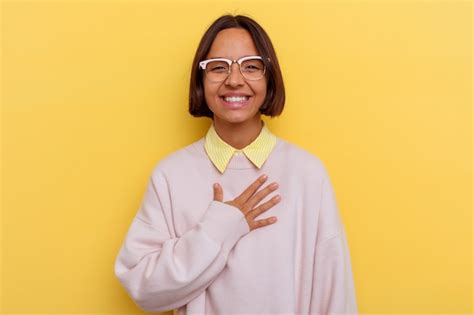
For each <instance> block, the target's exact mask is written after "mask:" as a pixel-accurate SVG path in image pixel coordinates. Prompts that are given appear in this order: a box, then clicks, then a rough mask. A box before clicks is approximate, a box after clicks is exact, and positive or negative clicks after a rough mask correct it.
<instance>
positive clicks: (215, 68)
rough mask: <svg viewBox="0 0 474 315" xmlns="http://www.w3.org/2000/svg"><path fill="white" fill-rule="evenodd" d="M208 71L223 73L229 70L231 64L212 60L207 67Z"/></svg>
mask: <svg viewBox="0 0 474 315" xmlns="http://www.w3.org/2000/svg"><path fill="white" fill-rule="evenodd" d="M206 69H207V71H208V72H215V73H222V72H227V71H228V70H229V65H228V64H227V63H225V62H223V61H211V62H209V63H208V64H207V67H206Z"/></svg>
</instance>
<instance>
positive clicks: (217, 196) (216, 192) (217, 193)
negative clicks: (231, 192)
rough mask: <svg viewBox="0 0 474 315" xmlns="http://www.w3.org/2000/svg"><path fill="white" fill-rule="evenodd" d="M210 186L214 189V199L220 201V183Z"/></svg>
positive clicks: (221, 195)
mask: <svg viewBox="0 0 474 315" xmlns="http://www.w3.org/2000/svg"><path fill="white" fill-rule="evenodd" d="M212 187H213V189H214V200H215V201H220V202H222V200H223V199H224V196H223V195H224V193H223V192H222V187H221V185H219V184H218V183H215V184H214V185H213V186H212Z"/></svg>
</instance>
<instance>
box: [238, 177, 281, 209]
mask: <svg viewBox="0 0 474 315" xmlns="http://www.w3.org/2000/svg"><path fill="white" fill-rule="evenodd" d="M276 189H278V183H271V184H270V185H268V186H267V187H265V188H263V189H261V190H260V191H258V192H257V193H256V194H255V195H253V196H252V197H251V198H250V199H249V200H248V201H247V203H246V205H245V206H246V207H248V208H249V209H253V207H255V206H256V205H257V204H258V203H259V202H260V201H262V200H263V198H265V197H266V196H268V194H270V193H271V192H272V191H274V190H276Z"/></svg>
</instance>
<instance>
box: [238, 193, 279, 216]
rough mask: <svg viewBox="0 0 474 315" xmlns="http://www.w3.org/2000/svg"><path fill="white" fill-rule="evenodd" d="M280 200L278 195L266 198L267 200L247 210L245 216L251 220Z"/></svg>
mask: <svg viewBox="0 0 474 315" xmlns="http://www.w3.org/2000/svg"><path fill="white" fill-rule="evenodd" d="M280 201H281V196H280V195H277V196H274V197H273V198H272V199H270V200H268V201H267V202H265V203H263V204H261V205H260V206H258V207H256V208H254V209H252V210H250V211H249V212H247V213H246V214H245V216H246V217H247V218H250V219H252V220H253V219H255V218H256V217H258V216H259V215H260V214H262V213H264V212H265V211H267V210H268V209H270V208H271V207H273V206H274V205H276V204H277V203H279V202H280Z"/></svg>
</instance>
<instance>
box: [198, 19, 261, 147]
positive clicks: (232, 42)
mask: <svg viewBox="0 0 474 315" xmlns="http://www.w3.org/2000/svg"><path fill="white" fill-rule="evenodd" d="M251 55H259V53H258V51H257V48H256V47H255V44H254V42H253V40H252V37H251V36H250V34H249V33H248V32H247V31H246V30H243V29H238V28H229V29H225V30H222V31H220V32H219V33H218V34H217V36H216V38H215V39H214V42H213V43H212V45H211V48H210V50H209V53H208V54H207V56H206V59H211V58H218V57H221V58H228V59H231V60H237V59H239V58H241V57H243V56H251ZM231 70H232V71H231V73H230V74H229V76H228V77H227V79H226V80H225V81H223V82H217V83H216V82H210V81H209V80H207V79H206V78H205V79H204V96H205V99H206V103H207V105H208V107H209V109H210V110H211V111H212V112H213V113H214V119H213V123H214V128H215V129H216V132H217V134H218V135H219V137H221V138H222V140H224V141H225V142H227V143H228V144H230V145H231V146H233V147H234V148H236V149H243V148H245V147H246V146H247V145H249V144H250V143H252V141H253V140H255V139H256V138H257V137H258V135H259V134H260V131H261V129H262V124H261V118H260V112H259V109H260V106H262V104H263V102H264V100H265V96H266V92H267V81H266V78H265V77H264V78H262V79H260V80H257V81H246V80H245V79H244V77H243V76H242V74H241V73H240V71H239V65H238V64H237V63H234V64H232V69H231ZM231 92H236V93H244V94H246V95H250V96H251V98H250V101H251V102H250V104H249V106H245V107H244V108H240V109H229V108H226V107H224V106H223V104H222V99H221V97H220V96H222V95H223V94H225V93H231Z"/></svg>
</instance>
